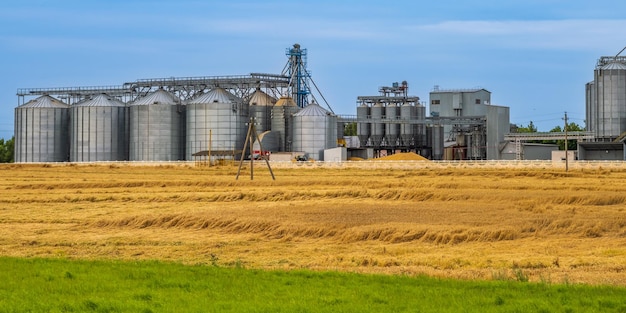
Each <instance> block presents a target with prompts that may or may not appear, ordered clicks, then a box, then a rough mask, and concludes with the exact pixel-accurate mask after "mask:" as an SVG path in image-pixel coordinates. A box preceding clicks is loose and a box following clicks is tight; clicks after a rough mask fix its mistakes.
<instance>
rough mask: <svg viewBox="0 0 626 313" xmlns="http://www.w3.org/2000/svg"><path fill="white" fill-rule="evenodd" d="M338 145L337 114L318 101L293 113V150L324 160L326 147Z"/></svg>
mask: <svg viewBox="0 0 626 313" xmlns="http://www.w3.org/2000/svg"><path fill="white" fill-rule="evenodd" d="M335 147H337V116H336V115H334V114H331V113H330V112H328V111H326V110H325V109H323V108H322V107H320V106H319V105H318V104H317V103H311V104H309V105H308V106H306V107H305V108H303V109H302V110H300V111H299V112H298V113H296V114H294V115H293V151H301V152H304V153H306V154H307V155H308V157H309V158H310V159H314V160H324V149H329V148H335Z"/></svg>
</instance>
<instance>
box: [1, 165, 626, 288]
mask: <svg viewBox="0 0 626 313" xmlns="http://www.w3.org/2000/svg"><path fill="white" fill-rule="evenodd" d="M254 170H255V177H254V180H250V177H249V176H247V175H249V169H248V168H246V169H244V172H243V173H242V176H241V177H240V178H239V180H235V175H236V172H237V168H236V167H230V166H222V167H210V168H209V167H194V166H174V165H162V166H131V165H124V164H119V165H47V164H45V165H34V164H33V165H19V164H17V165H16V164H13V165H2V166H0V173H1V174H2V176H3V180H2V181H0V255H3V256H11V257H29V258H30V257H53V258H64V259H89V260H128V261H138V260H161V261H172V262H177V263H182V264H188V265H202V264H209V265H218V266H220V267H244V268H248V269H272V270H277V269H278V270H285V269H287V270H295V269H307V270H331V271H342V272H355V273H379V274H404V275H411V276H412V275H428V276H432V277H446V278H455V279H467V280H497V281H507V280H517V281H530V282H540V283H547V284H573V283H587V284H596V285H599V284H601V285H619V286H626V228H625V227H624V226H626V212H625V211H624V209H625V208H626V192H625V191H626V172H624V171H622V170H619V169H599V170H576V171H570V172H567V173H565V172H563V170H560V169H437V170H433V169H415V170H410V169H403V170H390V169H342V168H336V169H325V168H315V167H309V168H296V169H276V170H275V175H276V180H275V181H273V180H272V179H271V177H270V176H269V173H268V172H267V169H265V168H264V167H262V166H256V167H255V168H254ZM246 171H247V172H246Z"/></svg>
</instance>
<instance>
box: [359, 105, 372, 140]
mask: <svg viewBox="0 0 626 313" xmlns="http://www.w3.org/2000/svg"><path fill="white" fill-rule="evenodd" d="M356 118H357V120H358V121H359V122H358V123H357V125H356V132H357V136H359V141H360V142H361V146H367V141H368V139H369V138H370V136H371V126H372V124H371V123H369V122H365V121H367V120H369V119H370V107H369V106H368V105H367V104H366V103H361V105H359V106H358V107H357V108H356Z"/></svg>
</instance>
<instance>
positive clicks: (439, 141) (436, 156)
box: [427, 125, 443, 160]
mask: <svg viewBox="0 0 626 313" xmlns="http://www.w3.org/2000/svg"><path fill="white" fill-rule="evenodd" d="M427 133H428V144H429V145H430V147H431V159H433V160H441V159H442V158H443V126H441V125H432V126H429V127H428V128H427Z"/></svg>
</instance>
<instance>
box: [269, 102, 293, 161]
mask: <svg viewBox="0 0 626 313" xmlns="http://www.w3.org/2000/svg"><path fill="white" fill-rule="evenodd" d="M298 110H299V108H298V106H297V105H296V102H295V101H293V99H292V98H290V97H281V98H280V99H278V101H277V102H276V104H275V105H274V106H273V107H272V121H271V128H272V131H275V132H278V133H279V134H280V136H279V151H294V150H292V140H293V138H292V137H293V136H292V130H293V127H292V118H293V117H292V116H293V114H295V113H296V112H298Z"/></svg>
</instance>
